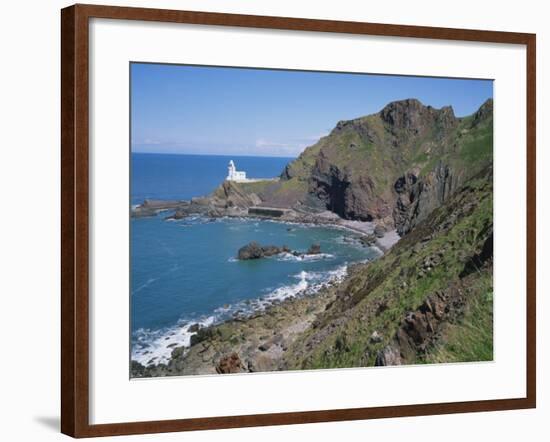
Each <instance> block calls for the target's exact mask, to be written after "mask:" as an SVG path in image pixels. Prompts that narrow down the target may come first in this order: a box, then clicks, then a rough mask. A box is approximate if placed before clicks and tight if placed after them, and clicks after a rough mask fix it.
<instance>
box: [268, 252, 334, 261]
mask: <svg viewBox="0 0 550 442" xmlns="http://www.w3.org/2000/svg"><path fill="white" fill-rule="evenodd" d="M332 258H334V255H331V254H330V253H316V254H312V255H308V254H307V253H304V254H303V255H293V254H292V253H280V254H279V255H277V260H278V261H319V260H321V259H332Z"/></svg>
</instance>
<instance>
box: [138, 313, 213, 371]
mask: <svg viewBox="0 0 550 442" xmlns="http://www.w3.org/2000/svg"><path fill="white" fill-rule="evenodd" d="M214 321H215V317H214V316H209V317H207V318H203V319H202V320H200V321H194V322H188V323H186V324H184V325H181V324H179V325H177V326H175V327H172V328H169V329H168V330H164V331H156V332H152V331H149V330H144V329H140V330H138V331H137V332H136V333H135V337H134V342H133V343H132V360H134V361H137V362H139V363H140V364H143V365H145V366H147V365H158V364H166V363H167V362H168V361H169V360H170V358H171V356H172V351H173V350H174V348H176V347H189V346H190V345H191V336H193V335H195V334H196V332H190V331H189V329H190V328H191V326H192V325H194V324H199V326H200V327H209V326H210V325H212V324H213V323H214ZM136 341H137V342H136Z"/></svg>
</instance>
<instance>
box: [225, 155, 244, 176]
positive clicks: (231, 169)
mask: <svg viewBox="0 0 550 442" xmlns="http://www.w3.org/2000/svg"><path fill="white" fill-rule="evenodd" d="M226 180H227V181H246V172H242V171H238V170H237V168H236V167H235V163H234V162H233V160H231V161H229V165H228V166H227V178H226Z"/></svg>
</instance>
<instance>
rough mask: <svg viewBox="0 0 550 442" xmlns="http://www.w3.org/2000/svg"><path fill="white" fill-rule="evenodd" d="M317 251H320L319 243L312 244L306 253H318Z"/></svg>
mask: <svg viewBox="0 0 550 442" xmlns="http://www.w3.org/2000/svg"><path fill="white" fill-rule="evenodd" d="M319 253H321V244H312V245H311V247H310V248H309V249H308V251H307V254H308V255H318V254H319Z"/></svg>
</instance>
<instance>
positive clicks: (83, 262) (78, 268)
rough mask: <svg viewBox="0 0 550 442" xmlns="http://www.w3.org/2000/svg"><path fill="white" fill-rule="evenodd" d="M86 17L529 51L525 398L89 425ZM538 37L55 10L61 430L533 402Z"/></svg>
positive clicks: (231, 424) (315, 418)
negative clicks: (58, 63) (446, 42)
mask: <svg viewBox="0 0 550 442" xmlns="http://www.w3.org/2000/svg"><path fill="white" fill-rule="evenodd" d="M91 17H97V18H109V19H119V20H144V21H160V22H172V23H191V24H202V25H218V26H240V27H249V28H268V29H284V30H300V31H315V32H332V33H347V34H362V35H382V36H395V37H413V38H429V39H439V40H465V41H473V42H492V43H512V44H519V45H525V46H526V49H527V64H526V71H527V84H526V88H527V116H526V118H527V140H526V141H527V281H526V283H527V343H526V345H527V359H526V364H527V379H526V382H527V395H526V397H523V398H512V399H499V400H482V401H471V402H454V403H434V404H421V405H402V406H393V407H372V408H354V409H338V410H316V411H306V412H299V413H274V414H256V415H247V416H222V417H208V418H193V419H177V420H165V421H146V422H131V423H124V422H121V423H115V424H100V425H90V424H89V422H88V416H89V372H88V370H89V354H88V350H89V349H88V342H89V341H88V338H89V317H88V313H89V312H88V282H89V276H88V260H89V237H88V228H89V226H88V222H89V218H88V199H89V188H88V174H89V164H88V148H89V146H88V136H89V127H88V116H89V109H88V23H89V19H90V18H91ZM535 48H536V36H535V35H534V34H526V33H511V32H495V31H479V30H467V29H448V28H432V27H424V26H402V25H389V24H375V23H358V22H342V21H330V20H309V19H301V18H283V17H263V16H252V15H236V14H219V13H209V12H190V11H174V10H161V9H143V8H127V7H113V6H97V5H94V6H92V5H74V6H70V7H68V8H65V9H63V10H62V11H61V431H62V432H63V433H65V434H68V435H70V436H73V437H90V436H110V435H122V434H142V433H160V432H170V431H185V430H204V429H217V428H236V427H250V426H262V425H285V424H302V423H311V422H330V421H344V420H357V419H377V418H384V417H400V416H419V415H435V414H447V413H464V412H476V411H493V410H511V409H524V408H534V407H535V406H536V334H535V330H536V287H535V272H536V261H535V260H536V258H535V255H536V245H535V241H536V224H535V223H536V219H535V210H536V209H535V199H536V193H535V181H536V179H535V142H536V140H535V136H536V129H535V124H536V122H535V119H536V107H535V95H536V94H535V90H536V89H535V88H536V73H535V71H536V67H535V66H536V65H535V60H536V49H535Z"/></svg>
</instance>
